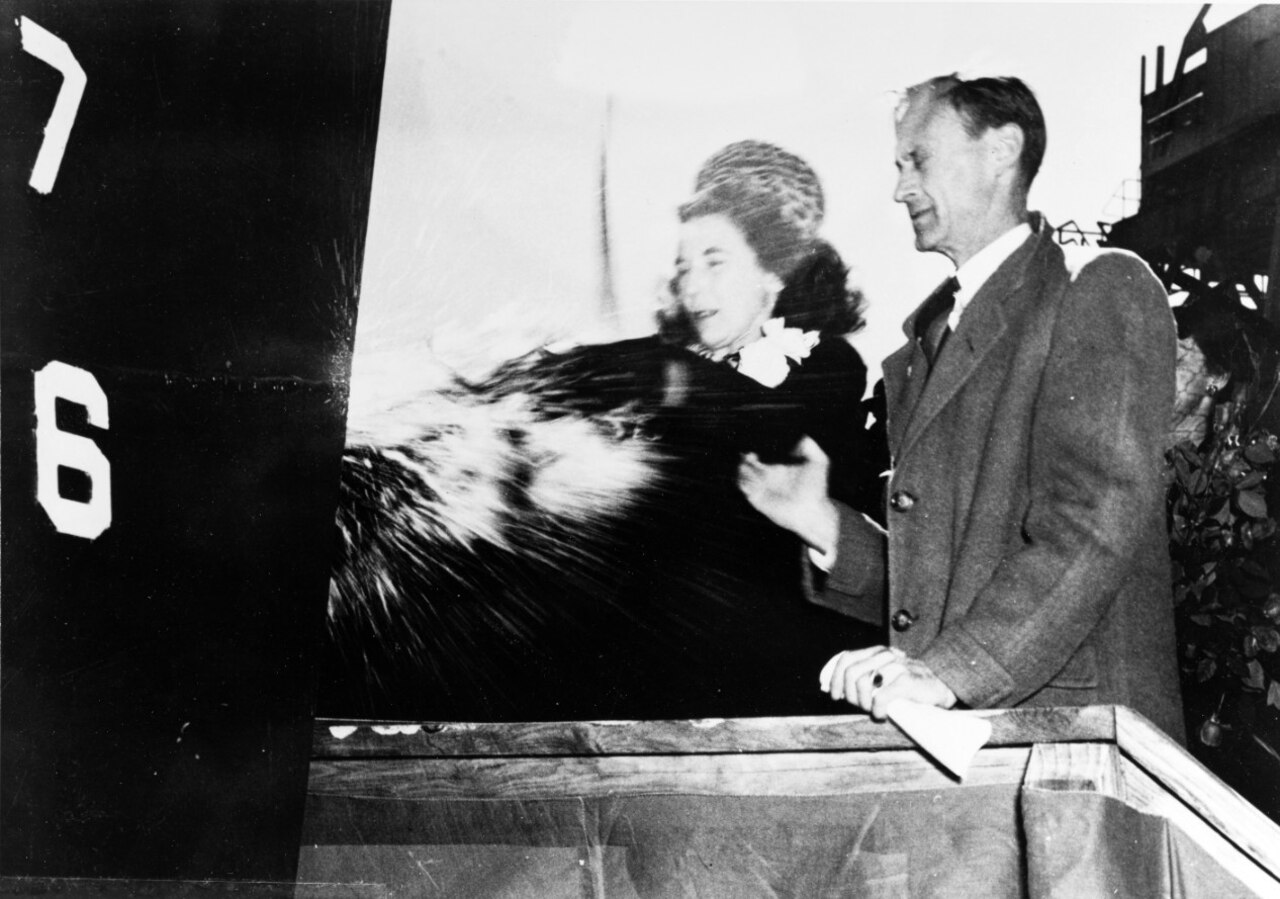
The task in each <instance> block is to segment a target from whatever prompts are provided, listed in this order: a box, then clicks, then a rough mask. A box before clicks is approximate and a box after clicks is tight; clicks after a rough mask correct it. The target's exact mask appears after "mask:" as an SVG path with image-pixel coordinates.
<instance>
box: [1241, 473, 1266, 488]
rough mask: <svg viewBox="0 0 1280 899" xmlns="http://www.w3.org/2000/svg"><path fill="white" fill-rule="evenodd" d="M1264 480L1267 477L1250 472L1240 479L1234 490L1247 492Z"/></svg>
mask: <svg viewBox="0 0 1280 899" xmlns="http://www.w3.org/2000/svg"><path fill="white" fill-rule="evenodd" d="M1266 478H1267V476H1266V475H1265V474H1263V473H1262V472H1260V471H1251V472H1249V473H1248V474H1247V475H1245V476H1244V477H1243V478H1241V479H1240V483H1238V484H1236V489H1237V490H1249V489H1251V488H1253V487H1257V486H1258V485H1259V484H1261V483H1262V482H1263V481H1265V480H1266Z"/></svg>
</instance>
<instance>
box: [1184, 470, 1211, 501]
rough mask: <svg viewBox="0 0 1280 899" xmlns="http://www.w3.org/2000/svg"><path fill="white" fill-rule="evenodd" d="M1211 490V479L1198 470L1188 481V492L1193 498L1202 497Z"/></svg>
mask: <svg viewBox="0 0 1280 899" xmlns="http://www.w3.org/2000/svg"><path fill="white" fill-rule="evenodd" d="M1208 489H1209V477H1208V475H1206V474H1205V473H1204V472H1203V471H1199V470H1197V471H1196V472H1195V473H1193V474H1192V475H1191V477H1190V478H1188V479H1187V492H1188V493H1190V494H1191V495H1192V496H1201V495H1202V494H1203V493H1204V492H1205V491H1206V490H1208Z"/></svg>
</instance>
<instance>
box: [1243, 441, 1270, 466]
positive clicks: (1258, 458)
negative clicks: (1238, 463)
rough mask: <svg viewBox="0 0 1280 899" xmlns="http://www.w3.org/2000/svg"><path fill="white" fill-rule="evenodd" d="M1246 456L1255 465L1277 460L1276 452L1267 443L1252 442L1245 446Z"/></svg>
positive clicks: (1267, 463) (1268, 463)
mask: <svg viewBox="0 0 1280 899" xmlns="http://www.w3.org/2000/svg"><path fill="white" fill-rule="evenodd" d="M1244 457H1245V458H1246V459H1248V460H1249V461H1250V462H1252V463H1253V464H1254V465H1271V464H1272V463H1274V462H1275V461H1276V454H1275V453H1273V452H1272V451H1271V448H1270V447H1269V446H1267V445H1266V444H1265V443H1261V442H1259V443H1251V444H1249V445H1248V446H1246V447H1245V448H1244Z"/></svg>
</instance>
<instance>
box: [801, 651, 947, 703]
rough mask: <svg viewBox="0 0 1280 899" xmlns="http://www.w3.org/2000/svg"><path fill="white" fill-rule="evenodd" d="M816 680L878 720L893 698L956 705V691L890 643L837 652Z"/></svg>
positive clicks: (927, 668)
mask: <svg viewBox="0 0 1280 899" xmlns="http://www.w3.org/2000/svg"><path fill="white" fill-rule="evenodd" d="M818 682H819V684H820V685H821V687H822V690H823V692H826V693H829V694H831V698H832V699H844V700H846V701H848V702H850V703H852V704H853V705H856V706H858V707H859V708H861V709H862V710H863V711H866V712H870V713H871V717H872V718H874V719H876V720H877V721H883V720H884V719H885V715H886V710H887V709H888V708H889V703H891V702H893V701H894V700H895V699H909V700H911V701H913V702H919V703H922V704H924V705H934V706H938V707H940V708H944V709H949V708H951V707H953V706H954V705H955V704H956V694H955V693H953V692H951V688H950V687H948V686H947V685H946V684H944V683H943V682H942V681H941V680H939V679H938V676H937V675H935V674H934V673H933V672H932V671H930V670H929V666H928V665H925V664H924V663H923V662H918V661H916V660H915V659H910V658H907V654H906V653H904V652H903V651H902V650H900V649H893V648H892V647H889V646H872V647H869V648H867V649H854V650H849V651H847V652H842V653H838V654H837V655H835V656H833V657H832V658H831V660H830V661H829V662H827V664H826V665H824V666H823V667H822V673H821V674H819V675H818Z"/></svg>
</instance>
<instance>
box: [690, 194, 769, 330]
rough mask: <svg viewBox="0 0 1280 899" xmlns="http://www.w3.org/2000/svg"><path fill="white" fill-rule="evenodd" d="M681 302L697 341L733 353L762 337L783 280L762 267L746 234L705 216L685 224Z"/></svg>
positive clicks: (717, 216)
mask: <svg viewBox="0 0 1280 899" xmlns="http://www.w3.org/2000/svg"><path fill="white" fill-rule="evenodd" d="M675 284H676V291H675V292H676V300H677V301H678V302H679V303H680V305H681V306H682V307H683V308H684V310H685V312H687V313H688V315H689V319H690V321H692V323H693V326H694V328H695V329H696V330H697V332H698V340H699V341H700V342H701V343H702V345H703V346H704V347H705V348H706V349H708V350H713V351H727V352H733V351H735V350H737V349H738V348H740V347H741V346H743V345H744V344H746V343H749V342H750V341H751V340H753V339H754V338H756V337H757V336H759V334H760V327H761V325H763V324H764V323H765V322H767V321H768V320H769V319H770V317H772V315H773V307H774V304H775V303H776V302H777V298H778V291H779V290H781V289H782V281H781V279H780V278H779V277H778V276H777V275H775V274H773V273H772V272H769V271H767V270H766V269H764V268H762V267H761V265H760V262H759V260H758V259H757V258H756V254H755V251H754V250H752V249H751V246H750V245H749V244H748V243H747V241H746V238H745V237H743V235H742V232H741V231H740V230H738V226H737V225H735V224H734V223H733V222H732V221H730V219H729V218H728V217H726V216H724V215H720V214H714V215H704V216H701V217H699V218H695V219H690V220H689V221H687V222H685V223H684V224H682V225H681V226H680V255H679V257H678V258H677V259H676V281H675Z"/></svg>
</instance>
